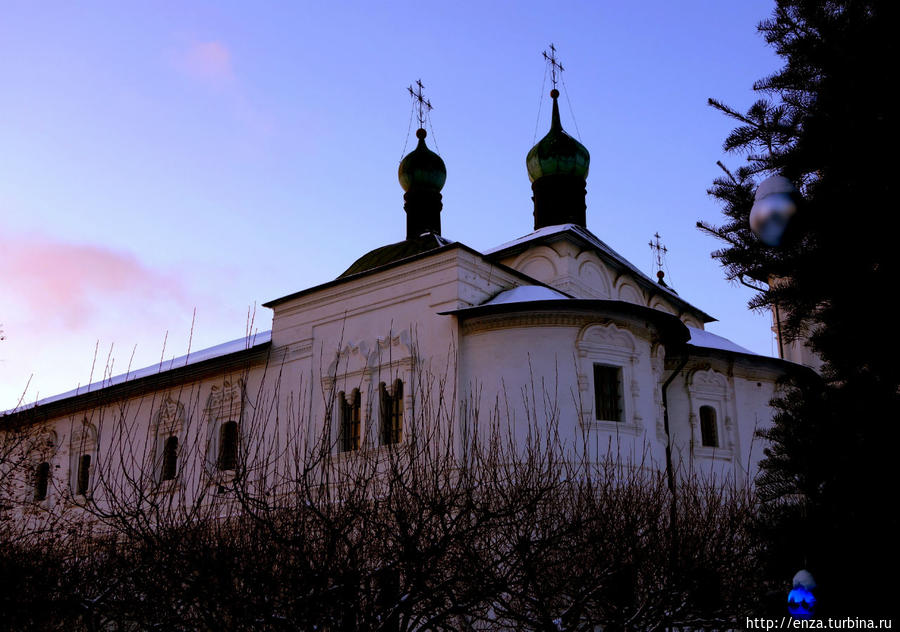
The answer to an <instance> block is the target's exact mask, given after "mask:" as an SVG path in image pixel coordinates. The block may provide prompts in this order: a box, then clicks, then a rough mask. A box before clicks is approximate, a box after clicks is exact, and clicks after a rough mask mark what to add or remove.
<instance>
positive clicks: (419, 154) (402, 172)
mask: <svg viewBox="0 0 900 632" xmlns="http://www.w3.org/2000/svg"><path fill="white" fill-rule="evenodd" d="M427 135H428V133H427V132H426V131H425V130H424V129H422V128H419V129H417V130H416V138H418V139H419V144H418V145H416V148H415V149H413V150H412V151H411V152H410V153H409V154H407V155H406V157H405V158H404V159H403V160H401V161H400V169H399V172H398V174H397V177H398V178H399V179H400V186H401V187H403V190H404V191H409V190H411V189H431V190H433V191H440V190H441V189H442V188H444V183H445V182H446V181H447V167H446V166H444V161H443V160H441V157H440V156H438V155H437V154H436V153H434V152H433V151H431V150H430V149H428V146H427V145H425V137H426V136H427Z"/></svg>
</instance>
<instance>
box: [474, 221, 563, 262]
mask: <svg viewBox="0 0 900 632" xmlns="http://www.w3.org/2000/svg"><path fill="white" fill-rule="evenodd" d="M575 227H576V226H575V224H557V225H555V226H544V227H543V228H539V229H537V230H536V231H534V232H531V233H528V234H527V235H524V236H523V237H519V238H518V239H513V240H512V241H508V242H506V243H505V244H500V245H499V246H496V247H494V248H489V249H488V250H485V251H484V254H486V255H490V254H494V253H495V252H500V251H501V250H506V249H507V248H512V247H513V246H518V245H519V244H527V243H528V242H529V241H533V240H535V239H540V238H541V237H546V236H547V235H555V234H556V233H564V232H565V231H567V230H571V229H573V228H575Z"/></svg>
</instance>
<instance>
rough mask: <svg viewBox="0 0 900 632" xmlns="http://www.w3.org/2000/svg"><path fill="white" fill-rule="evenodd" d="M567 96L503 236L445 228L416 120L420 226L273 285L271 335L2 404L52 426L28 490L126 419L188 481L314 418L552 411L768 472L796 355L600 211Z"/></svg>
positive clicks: (412, 422)
mask: <svg viewBox="0 0 900 632" xmlns="http://www.w3.org/2000/svg"><path fill="white" fill-rule="evenodd" d="M558 95H559V94H558V92H557V91H556V90H555V89H554V91H553V92H552V93H551V96H552V98H553V113H552V124H551V128H550V131H549V133H548V134H547V135H546V136H545V137H544V138H543V139H541V140H540V142H539V143H538V144H537V145H535V146H534V148H533V149H532V150H531V151H530V152H529V153H528V156H527V168H528V174H529V177H530V179H531V182H532V190H533V200H534V231H533V232H531V233H529V234H527V235H524V236H520V237H516V236H514V235H511V236H510V237H511V240H510V241H508V242H507V243H504V244H501V245H498V246H497V247H495V248H492V249H490V250H487V251H485V252H479V251H477V250H475V249H473V248H470V247H469V246H466V245H465V244H464V243H461V242H458V241H452V240H450V239H447V238H445V237H443V236H442V235H441V221H440V216H441V210H442V199H441V193H440V191H441V188H442V186H443V184H444V181H445V179H446V169H445V166H444V163H443V161H442V160H441V158H440V157H439V156H438V155H437V154H435V153H433V152H432V151H430V150H429V149H428V147H427V146H426V141H425V138H426V133H425V130H424V129H420V130H418V132H417V137H418V145H417V147H416V148H415V149H414V150H413V151H412V152H411V153H410V154H408V155H407V156H406V157H405V158H404V159H403V161H402V162H401V164H400V169H399V178H400V184H401V186H402V187H403V189H404V191H405V195H404V201H405V204H404V209H405V212H406V238H405V239H403V240H402V241H399V242H397V243H394V244H390V245H386V246H384V247H381V248H378V249H376V250H373V251H371V252H369V253H366V254H364V255H363V256H361V257H359V259H357V260H356V261H355V262H354V263H353V264H352V265H351V266H350V267H349V268H348V269H347V270H346V271H345V272H343V273H342V274H341V275H340V276H338V277H337V278H335V279H334V280H332V281H329V282H327V283H324V284H321V285H318V286H316V287H311V288H306V289H303V290H300V291H298V292H295V293H293V294H289V295H287V296H283V297H281V298H277V299H275V300H272V301H269V302H268V303H265V307H267V308H269V309H271V310H272V312H273V315H272V329H271V332H265V333H261V334H257V335H254V336H251V337H250V338H248V339H243V340H238V341H234V342H231V343H225V344H222V345H219V346H217V347H213V348H211V349H206V350H203V351H199V352H192V353H191V354H190V355H189V356H187V357H184V358H179V359H176V360H173V361H172V362H167V363H166V364H165V366H162V367H160V366H154V367H151V368H148V369H144V370H141V371H134V372H132V373H130V374H128V375H127V376H120V377H118V378H112V379H109V380H106V381H104V382H102V383H99V384H94V385H90V386H88V387H83V388H81V389H80V390H78V391H77V392H76V391H73V392H69V393H65V394H62V395H58V396H55V397H50V398H47V399H44V400H41V401H38V402H36V403H34V404H31V405H28V406H26V407H23V408H21V409H18V410H15V411H8V412H7V413H5V414H4V415H0V432H3V431H10V430H11V429H13V428H32V429H36V430H37V431H38V434H39V435H40V437H42V439H41V443H40V446H41V448H40V449H39V450H38V451H37V453H36V454H38V456H35V457H34V458H33V460H34V464H33V468H32V469H31V470H29V471H30V472H31V473H30V474H29V476H28V477H26V479H25V480H24V482H23V483H22V486H23V487H24V489H23V490H22V491H21V493H22V494H25V495H28V496H29V497H30V498H33V499H34V500H35V502H38V503H48V504H52V503H54V502H56V500H55V499H58V498H60V497H61V496H62V495H65V494H71V497H74V498H77V497H78V496H79V495H87V494H91V493H92V489H94V487H95V485H96V484H97V483H96V478H97V476H98V473H99V472H101V471H102V470H103V467H104V460H105V459H106V460H107V462H108V461H109V459H110V456H109V455H110V454H114V453H120V452H121V449H122V441H123V437H124V436H125V435H127V436H129V437H130V438H131V439H130V443H129V445H130V447H129V449H130V450H131V451H132V457H133V460H134V463H135V464H136V466H138V465H139V466H141V467H145V468H146V469H147V471H148V472H151V473H152V477H153V478H154V479H155V480H156V481H157V482H158V483H159V485H160V486H162V487H165V486H169V487H173V488H176V487H182V486H184V485H186V484H187V482H188V481H189V480H190V481H197V480H201V481H202V480H204V477H207V478H208V481H209V483H208V484H210V485H220V484H221V482H222V481H223V480H227V478H228V474H229V472H231V471H233V470H235V468H236V467H237V464H238V463H239V462H240V461H241V460H242V459H246V458H252V456H253V455H254V454H259V453H261V452H262V451H266V450H271V451H272V453H273V454H275V453H279V450H281V452H282V453H283V452H286V450H284V446H285V445H287V444H290V443H291V442H292V441H296V440H297V437H298V436H299V435H301V434H302V435H304V436H305V437H306V438H307V439H310V438H314V437H328V440H329V441H330V446H331V448H330V449H331V451H332V453H333V454H334V456H335V458H352V456H353V454H354V453H358V452H362V451H372V450H385V449H395V448H396V447H397V446H402V444H403V443H404V442H405V441H406V440H407V439H408V437H409V433H410V431H411V429H414V428H415V427H416V425H417V424H420V425H421V424H424V423H434V424H443V425H445V426H446V428H443V429H442V430H447V431H449V430H451V429H452V430H454V433H453V434H454V436H455V437H456V439H455V440H457V441H465V438H466V432H469V431H471V429H472V428H475V429H476V430H475V431H477V427H478V425H479V424H486V423H488V422H489V421H493V422H497V423H502V424H506V425H507V427H509V428H510V429H511V430H512V432H513V435H516V436H520V435H522V434H523V433H524V432H526V431H527V428H528V426H529V424H534V423H538V424H539V423H542V422H543V421H544V420H552V421H553V423H555V424H557V426H558V430H559V435H560V437H561V438H562V440H563V441H571V442H572V445H575V444H576V443H578V442H580V445H583V446H586V447H587V449H588V451H589V454H590V456H591V457H592V458H597V459H602V458H604V457H605V456H606V455H608V454H609V453H610V451H611V450H615V451H616V454H617V456H618V455H621V456H622V457H623V458H627V459H640V460H641V462H642V463H644V464H647V463H649V464H652V465H654V466H656V467H658V468H659V469H660V470H663V469H664V468H665V467H666V463H667V462H670V463H672V464H673V466H674V467H676V468H681V469H683V470H685V471H687V470H689V469H692V470H697V471H700V472H703V473H715V474H716V475H719V476H726V477H733V478H734V479H736V480H738V481H746V480H747V479H748V477H751V478H752V477H753V476H754V474H755V472H756V469H757V466H758V461H759V459H760V458H761V457H762V446H761V445H759V441H760V440H759V439H758V438H756V437H755V433H756V431H757V430H758V429H760V428H764V427H766V426H767V425H768V424H770V423H771V418H772V414H773V412H772V410H771V408H770V406H769V402H770V400H771V399H772V397H773V395H774V393H775V388H776V382H777V380H778V379H779V377H781V376H782V375H784V373H785V372H786V371H788V370H790V367H791V366H792V365H791V363H789V362H785V361H783V360H779V359H776V358H771V357H764V356H760V355H756V354H754V353H752V352H750V351H748V350H746V349H743V348H741V347H740V346H738V345H736V344H734V343H732V342H730V341H728V340H726V339H724V338H722V337H720V336H717V335H714V334H712V333H710V332H707V331H705V329H704V327H705V325H706V323H709V322H710V321H712V320H714V319H713V318H712V316H710V315H709V314H707V313H706V312H704V311H703V310H702V309H700V308H698V307H695V306H694V305H692V304H690V303H688V302H687V301H686V300H685V299H684V298H682V297H681V296H679V295H678V294H677V293H676V292H675V291H673V289H671V288H670V287H668V286H666V284H665V283H664V282H663V280H662V277H660V278H659V279H658V280H654V279H651V278H649V277H648V276H646V275H645V274H644V273H642V272H641V271H640V270H638V268H636V267H635V266H634V265H633V264H631V263H630V262H628V261H626V260H625V259H624V258H623V257H622V256H621V255H619V254H618V253H617V252H616V251H615V250H613V249H612V248H611V247H610V246H608V245H607V244H606V243H604V242H603V241H602V240H601V239H600V238H599V237H597V236H596V235H594V234H593V233H592V232H591V231H590V230H589V228H588V226H587V225H586V221H585V210H586V208H585V192H586V189H585V187H586V178H587V175H588V165H589V154H588V151H587V149H585V148H584V147H583V146H582V145H581V144H580V143H579V142H577V141H576V140H575V139H573V138H572V137H570V136H569V135H568V134H566V133H565V132H564V131H563V128H562V125H561V122H560V115H559V108H558V105H557V98H558ZM467 429H468V430H467ZM254 442H256V443H257V444H258V443H259V442H262V443H264V444H265V445H263V446H260V445H254V444H253V443H254ZM191 446H194V447H196V449H195V450H191V449H189V448H190V447H191ZM277 446H280V448H278V447H277ZM667 453H668V454H667ZM192 455H193V456H192ZM197 455H199V456H197ZM116 458H119V457H116Z"/></svg>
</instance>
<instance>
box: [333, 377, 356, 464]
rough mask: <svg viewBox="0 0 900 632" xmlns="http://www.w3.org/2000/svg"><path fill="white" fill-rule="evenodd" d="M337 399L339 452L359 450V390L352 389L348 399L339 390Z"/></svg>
mask: <svg viewBox="0 0 900 632" xmlns="http://www.w3.org/2000/svg"><path fill="white" fill-rule="evenodd" d="M338 400H339V402H340V407H341V452H350V451H352V450H359V409H360V397H359V391H358V390H356V389H353V392H352V393H350V400H349V401H347V398H346V397H345V396H344V393H343V392H341V393H340V394H339V396H338Z"/></svg>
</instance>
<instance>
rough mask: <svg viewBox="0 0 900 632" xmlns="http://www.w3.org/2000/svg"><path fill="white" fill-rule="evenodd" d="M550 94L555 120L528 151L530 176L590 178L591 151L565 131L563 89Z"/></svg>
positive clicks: (533, 178)
mask: <svg viewBox="0 0 900 632" xmlns="http://www.w3.org/2000/svg"><path fill="white" fill-rule="evenodd" d="M550 96H551V97H552V98H553V120H552V122H551V124H550V131H549V132H548V133H547V135H546V136H544V137H543V138H542V139H541V140H540V141H539V142H538V144H537V145H535V146H534V147H532V148H531V151H529V152H528V156H527V158H526V159H525V164H526V166H527V167H528V177H529V179H530V180H531V181H532V182H534V181H535V180H537V179H538V178H543V177H544V176H555V175H566V176H578V177H580V178H582V179H585V180H586V179H587V174H588V167H589V165H590V162H591V155H590V154H589V153H588V150H587V148H586V147H585V146H584V145H582V144H581V143H579V142H578V141H577V140H575V139H574V138H572V137H571V136H569V135H568V134H566V133H565V132H564V131H563V128H562V124H561V123H560V121H559V105H558V103H557V101H556V100H557V98H558V97H559V91H558V90H556V89H553V90H551V91H550ZM401 168H402V167H401Z"/></svg>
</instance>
